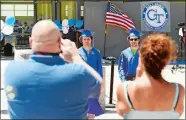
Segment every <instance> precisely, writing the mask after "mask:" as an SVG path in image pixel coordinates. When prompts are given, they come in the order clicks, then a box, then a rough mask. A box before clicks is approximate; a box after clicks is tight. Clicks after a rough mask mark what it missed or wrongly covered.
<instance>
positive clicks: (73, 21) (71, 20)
mask: <svg viewBox="0 0 186 120" xmlns="http://www.w3.org/2000/svg"><path fill="white" fill-rule="evenodd" d="M75 24H76V21H75V20H74V19H70V20H69V21H68V25H69V27H72V26H74V25H75Z"/></svg>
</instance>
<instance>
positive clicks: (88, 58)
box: [79, 47, 103, 77]
mask: <svg viewBox="0 0 186 120" xmlns="http://www.w3.org/2000/svg"><path fill="white" fill-rule="evenodd" d="M79 54H80V56H81V57H82V59H83V60H84V61H85V62H86V63H87V64H89V65H90V66H91V67H92V68H94V70H96V71H97V72H98V73H99V74H100V76H101V77H103V71H102V61H101V60H102V57H101V54H100V52H99V51H98V50H97V49H96V48H94V47H93V48H92V49H91V50H90V51H89V53H88V52H87V51H86V50H85V49H84V48H83V47H81V48H79Z"/></svg>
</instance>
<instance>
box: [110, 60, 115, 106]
mask: <svg viewBox="0 0 186 120" xmlns="http://www.w3.org/2000/svg"><path fill="white" fill-rule="evenodd" d="M114 61H115V60H112V61H111V77H110V98H109V104H112V98H113V85H114Z"/></svg>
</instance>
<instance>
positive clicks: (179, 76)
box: [1, 60, 185, 119]
mask: <svg viewBox="0 0 186 120" xmlns="http://www.w3.org/2000/svg"><path fill="white" fill-rule="evenodd" d="M9 61H10V60H2V61H1V88H4V82H3V81H4V77H3V75H4V70H5V68H6V66H7V64H8V62H9ZM171 67H172V66H168V67H166V68H165V70H164V71H163V76H164V77H165V79H167V80H168V81H170V82H178V83H180V84H182V85H183V86H184V87H185V71H184V70H182V72H181V71H175V72H174V74H173V73H172V72H171ZM103 70H104V71H105V76H106V77H105V80H106V82H105V83H106V86H105V96H106V97H105V103H106V104H108V103H109V98H108V97H109V91H110V90H109V88H110V66H104V68H103ZM119 83H120V80H119V79H118V73H117V66H115V71H114V87H113V88H114V89H113V91H114V92H113V103H116V102H115V101H116V92H115V91H116V88H117V86H118V85H119ZM184 108H185V107H184ZM105 114H106V116H105V117H104V118H102V116H100V117H99V119H109V118H112V119H120V118H121V117H120V116H119V115H117V114H116V112H115V109H109V108H106V113H105ZM8 118H9V116H8V114H7V100H6V96H5V93H4V90H1V119H8ZM181 119H185V111H184V113H183V115H182V116H181Z"/></svg>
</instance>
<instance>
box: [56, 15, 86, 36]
mask: <svg viewBox="0 0 186 120" xmlns="http://www.w3.org/2000/svg"><path fill="white" fill-rule="evenodd" d="M54 23H55V24H56V25H57V26H58V28H59V30H60V31H62V32H63V34H67V33H68V32H69V28H70V27H75V28H77V29H78V28H81V27H82V26H83V21H82V20H77V21H75V20H74V19H69V20H67V19H64V20H63V21H62V24H61V23H60V21H59V20H54Z"/></svg>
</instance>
